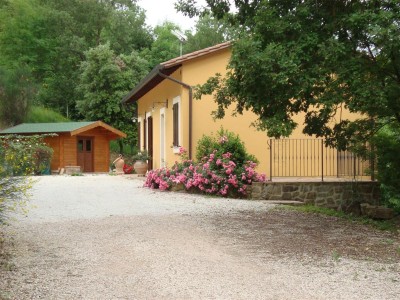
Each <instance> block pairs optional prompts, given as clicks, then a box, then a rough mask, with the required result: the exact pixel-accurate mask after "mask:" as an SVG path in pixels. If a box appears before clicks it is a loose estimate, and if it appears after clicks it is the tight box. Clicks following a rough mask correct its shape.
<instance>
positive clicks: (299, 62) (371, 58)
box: [178, 0, 400, 149]
mask: <svg viewBox="0 0 400 300" xmlns="http://www.w3.org/2000/svg"><path fill="white" fill-rule="evenodd" d="M206 2H207V4H208V7H207V8H206V10H207V9H208V10H209V11H211V12H212V14H213V15H214V16H215V17H217V18H223V17H224V18H227V19H228V20H229V22H230V23H231V24H232V25H235V26H237V28H239V29H240V32H241V34H240V37H239V38H238V39H237V40H236V41H235V42H234V43H233V47H232V57H231V60H230V63H229V66H228V67H229V72H228V74H227V76H226V77H225V78H223V77H222V76H218V75H217V76H215V77H213V78H211V79H210V80H209V81H208V82H207V83H206V84H205V85H203V86H202V87H200V88H199V90H198V93H197V96H198V97H200V96H201V95H203V94H210V93H212V92H214V93H215V94H214V95H215V100H216V102H217V103H218V110H217V111H216V112H215V115H216V117H223V116H224V113H225V108H226V107H227V106H229V105H231V104H235V105H236V112H237V113H242V112H243V110H251V111H253V112H254V113H255V114H256V115H257V116H258V117H259V119H258V121H257V123H256V124H255V125H256V126H257V127H258V128H259V129H261V130H265V131H266V132H267V133H268V135H269V136H272V137H280V136H289V135H290V133H291V132H292V131H293V129H294V128H296V126H297V125H298V124H297V123H296V122H295V121H294V119H293V116H294V115H296V114H298V113H305V118H304V125H305V126H304V130H303V131H304V133H306V134H309V135H316V136H318V137H319V136H322V137H325V138H326V140H327V143H328V144H330V145H332V146H336V147H338V148H339V149H344V148H346V147H349V146H350V145H355V144H357V143H362V144H364V143H365V142H366V141H368V140H370V138H371V136H374V135H375V134H376V132H377V131H379V129H380V128H382V127H383V126H384V125H385V124H388V123H397V124H398V123H400V113H399V112H400V38H399V37H400V25H399V24H400V3H399V1H397V0H379V1H378V0H373V1H362V0H348V1H345V0H335V1H323V0H318V1H315V0H303V1H298V0H285V1H275V0H269V1H267V0H264V1H261V0H253V1H235V4H236V10H235V12H232V11H231V7H230V6H229V1H225V0H220V1H214V0H207V1H206ZM178 8H179V9H180V10H182V11H184V12H186V13H187V14H189V15H195V14H197V15H199V14H203V13H204V12H205V11H206V10H204V9H199V8H197V7H196V1H194V0H189V1H183V0H181V1H178ZM342 109H348V110H349V111H351V112H354V113H361V114H362V115H363V118H360V119H357V120H344V119H341V115H340V111H341V110H342ZM332 124H335V125H334V126H332Z"/></svg>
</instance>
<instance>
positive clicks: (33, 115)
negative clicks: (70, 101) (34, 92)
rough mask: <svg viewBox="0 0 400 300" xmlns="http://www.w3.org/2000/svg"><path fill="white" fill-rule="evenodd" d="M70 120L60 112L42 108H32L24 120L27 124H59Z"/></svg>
mask: <svg viewBox="0 0 400 300" xmlns="http://www.w3.org/2000/svg"><path fill="white" fill-rule="evenodd" d="M68 121H69V120H68V119H67V118H66V117H64V116H63V115H61V114H59V113H58V112H56V111H54V110H51V109H48V108H44V107H41V106H32V107H31V109H30V110H29V111H28V115H27V117H26V119H25V120H24V122H25V123H57V122H68Z"/></svg>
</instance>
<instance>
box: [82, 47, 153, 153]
mask: <svg viewBox="0 0 400 300" xmlns="http://www.w3.org/2000/svg"><path fill="white" fill-rule="evenodd" d="M85 55H86V60H85V61H84V62H83V63H82V65H81V76H80V84H79V85H78V87H77V89H78V90H79V92H80V94H81V95H82V99H80V100H78V101H77V108H78V110H79V112H80V113H81V114H82V115H83V116H85V118H86V119H87V120H102V121H104V122H106V123H108V124H110V125H111V126H114V127H116V128H119V129H120V130H122V131H124V132H126V133H127V134H128V139H129V140H130V141H129V143H130V144H131V145H132V144H133V143H134V141H135V137H134V134H136V130H134V129H133V122H132V120H131V118H132V116H133V113H132V111H128V108H127V107H123V106H122V105H121V99H122V98H123V97H124V96H125V95H126V94H127V93H128V92H129V91H130V90H131V89H132V88H133V87H134V86H135V85H136V84H137V83H138V82H139V81H140V80H141V79H142V78H143V77H144V76H145V75H146V74H147V72H148V69H147V65H148V62H147V61H144V60H143V59H142V58H141V57H139V55H138V53H137V52H135V51H134V52H132V53H131V54H130V55H124V54H120V55H115V53H114V51H113V50H111V49H110V46H109V44H106V45H99V46H98V47H96V48H93V49H90V50H89V51H87V52H86V53H85ZM120 146H121V152H122V144H121V145H120Z"/></svg>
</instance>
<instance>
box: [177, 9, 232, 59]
mask: <svg viewBox="0 0 400 300" xmlns="http://www.w3.org/2000/svg"><path fill="white" fill-rule="evenodd" d="M185 35H186V36H187V42H186V43H185V44H184V48H183V52H184V53H190V52H193V51H196V50H200V49H203V48H207V47H210V46H214V45H216V44H219V43H222V42H225V41H229V40H231V39H232V38H233V36H234V31H233V29H232V27H231V26H229V24H228V23H227V22H225V21H224V20H218V19H216V18H213V17H212V16H210V15H205V16H203V17H201V18H199V21H198V22H197V23H196V26H195V33H192V32H191V31H187V32H186V33H185Z"/></svg>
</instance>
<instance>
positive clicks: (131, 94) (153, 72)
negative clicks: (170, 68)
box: [121, 65, 164, 104]
mask: <svg viewBox="0 0 400 300" xmlns="http://www.w3.org/2000/svg"><path fill="white" fill-rule="evenodd" d="M163 69H164V66H163V65H157V66H155V67H154V68H153V70H151V71H150V73H149V74H147V76H146V77H145V78H143V79H142V80H141V81H140V82H139V83H138V84H137V85H136V86H135V87H134V88H133V89H132V90H131V91H130V92H129V93H128V94H127V95H126V96H125V97H124V98H123V99H122V101H121V102H122V103H123V104H125V103H127V102H130V101H136V100H138V99H132V98H134V96H135V95H136V94H137V93H138V92H139V91H140V90H141V89H143V88H144V87H145V86H146V85H147V84H148V83H150V82H151V81H152V80H154V78H155V77H157V75H158V72H160V71H161V70H163Z"/></svg>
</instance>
